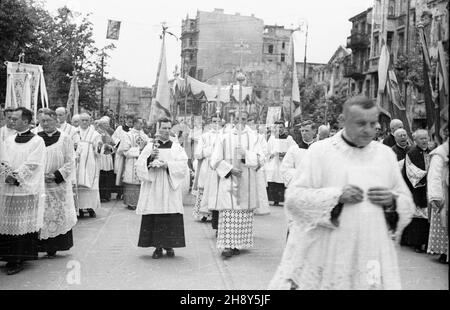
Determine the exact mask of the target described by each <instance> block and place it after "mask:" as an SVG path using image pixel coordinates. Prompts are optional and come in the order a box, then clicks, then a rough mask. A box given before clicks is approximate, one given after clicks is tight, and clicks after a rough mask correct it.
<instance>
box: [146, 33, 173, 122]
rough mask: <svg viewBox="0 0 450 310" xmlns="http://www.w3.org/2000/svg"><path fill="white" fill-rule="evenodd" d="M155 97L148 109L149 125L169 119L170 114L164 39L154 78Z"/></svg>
mask: <svg viewBox="0 0 450 310" xmlns="http://www.w3.org/2000/svg"><path fill="white" fill-rule="evenodd" d="M156 85H157V86H156V96H155V97H154V99H153V100H152V105H151V107H150V117H149V122H150V123H151V124H153V123H156V121H157V120H158V119H159V118H161V117H164V116H165V117H169V118H170V117H171V113H170V89H169V78H168V75H167V63H166V45H165V38H164V36H163V38H162V46H161V56H160V60H159V66H158V74H157V77H156Z"/></svg>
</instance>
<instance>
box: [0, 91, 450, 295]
mask: <svg viewBox="0 0 450 310" xmlns="http://www.w3.org/2000/svg"><path fill="white" fill-rule="evenodd" d="M4 114H5V121H6V123H5V125H4V126H3V127H1V128H0V163H1V170H0V174H1V180H0V187H1V188H0V260H2V261H5V262H6V273H7V274H8V275H12V274H16V273H18V272H20V271H21V270H23V269H24V266H25V265H24V262H25V261H27V260H35V259H37V258H38V253H39V252H44V253H46V255H47V256H48V257H50V258H51V257H54V256H55V255H56V253H57V252H58V251H67V250H69V249H70V248H71V247H72V246H73V235H72V229H73V227H74V226H75V225H76V223H77V221H78V220H79V219H81V218H83V217H84V216H86V214H89V216H90V217H95V216H96V210H97V209H98V208H100V207H101V203H102V202H107V201H110V200H111V198H112V195H113V194H115V197H116V199H117V200H123V204H124V206H125V207H126V208H128V209H129V210H132V211H133V212H135V213H136V214H138V215H141V216H142V218H141V227H140V232H139V237H138V246H139V247H151V248H154V250H153V254H152V257H153V258H154V259H159V258H161V257H162V256H164V252H165V254H166V255H167V257H173V256H174V255H175V251H174V249H175V248H180V247H185V246H186V242H185V227H184V218H183V215H184V213H185V212H184V208H185V207H184V205H186V204H187V202H186V201H187V200H186V197H188V196H189V195H190V194H192V195H194V196H195V202H194V205H193V208H192V216H193V217H194V218H195V220H196V221H197V222H198V225H205V223H208V224H209V225H211V229H213V230H215V231H216V232H215V234H216V247H217V249H218V255H219V253H220V255H221V256H222V257H223V258H224V259H229V258H231V257H233V256H235V255H239V254H241V251H240V250H242V249H250V248H252V247H254V229H253V226H254V216H255V215H257V216H258V215H269V214H270V210H271V208H270V207H275V208H276V207H278V208H284V212H285V214H286V220H287V227H288V229H287V231H286V238H287V239H286V245H285V250H284V253H283V257H282V258H281V262H280V265H279V267H278V270H277V271H276V273H275V275H274V277H273V279H272V281H271V283H270V288H272V289H337V288H343V289H354V288H388V289H389V288H394V289H398V288H400V277H399V272H398V263H397V257H396V252H395V248H394V243H395V242H398V243H400V245H403V246H410V247H413V248H414V249H415V251H417V252H423V253H430V254H435V255H437V256H438V260H439V261H440V262H443V263H448V237H447V227H448V194H447V193H448V183H449V181H448V180H449V177H448V138H447V137H448V130H447V129H446V128H445V130H443V131H442V135H443V137H444V141H445V142H444V143H443V144H441V145H436V144H435V143H432V142H431V141H430V137H429V135H428V131H426V130H423V129H417V130H416V131H415V132H414V133H413V134H412V137H409V136H408V133H407V132H406V130H405V129H403V124H402V122H401V121H400V120H397V119H393V120H392V121H391V123H390V132H389V133H388V134H386V135H385V136H384V135H383V134H382V132H381V126H380V124H379V123H378V117H379V111H378V108H377V107H376V105H374V104H373V102H372V101H371V100H368V99H367V98H364V97H354V98H351V99H349V100H348V101H347V102H346V103H345V105H344V111H343V114H342V115H341V117H340V118H339V124H338V127H336V128H330V127H329V126H326V125H320V126H317V124H315V123H314V122H312V121H310V120H306V121H303V122H301V123H300V124H298V125H296V126H292V127H290V128H287V127H286V124H285V122H284V121H282V120H279V121H276V122H275V123H274V124H271V125H270V126H267V125H266V124H258V123H256V122H255V119H252V117H251V116H249V114H248V113H247V112H246V111H244V110H241V111H239V110H235V111H231V112H230V114H229V115H228V117H227V118H228V119H229V120H230V121H229V122H228V123H226V122H225V121H224V119H223V116H221V115H215V116H212V117H211V118H210V119H208V120H205V121H204V124H203V125H202V128H194V129H191V128H189V126H187V125H186V124H185V123H183V122H181V123H179V122H177V121H173V120H171V119H169V118H165V117H162V118H160V119H159V120H158V121H157V123H156V124H155V126H154V130H152V131H148V130H144V124H145V121H144V120H143V119H142V118H140V117H139V116H137V115H132V114H127V115H126V116H125V118H124V123H123V124H121V125H120V126H117V128H115V127H116V126H114V125H112V121H111V119H110V118H109V117H108V116H103V117H101V118H99V119H97V120H93V118H92V117H91V115H90V114H89V113H82V114H79V115H74V116H73V117H72V118H71V119H70V124H69V122H68V119H69V114H68V113H67V111H66V109H65V108H62V107H60V108H57V109H56V110H51V109H45V108H44V109H40V110H39V111H38V115H37V116H36V124H35V125H33V119H34V118H33V115H32V112H31V111H29V110H27V109H25V108H17V109H6V110H5V111H4ZM189 216H191V215H189ZM256 246H260V245H256ZM245 252H247V251H245Z"/></svg>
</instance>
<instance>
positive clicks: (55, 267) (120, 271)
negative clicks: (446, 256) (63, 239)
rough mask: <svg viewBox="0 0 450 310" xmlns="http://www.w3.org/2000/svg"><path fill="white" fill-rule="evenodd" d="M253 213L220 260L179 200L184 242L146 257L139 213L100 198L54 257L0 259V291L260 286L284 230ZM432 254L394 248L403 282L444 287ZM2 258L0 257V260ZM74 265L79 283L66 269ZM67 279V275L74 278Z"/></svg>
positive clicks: (206, 231)
mask: <svg viewBox="0 0 450 310" xmlns="http://www.w3.org/2000/svg"><path fill="white" fill-rule="evenodd" d="M271 211H272V213H271V214H270V215H266V216H256V217H255V235H256V237H255V247H254V248H253V249H251V250H249V251H242V254H241V255H240V256H235V257H233V258H231V259H228V260H223V259H222V258H221V256H220V253H219V252H218V251H217V249H216V248H215V235H214V231H213V230H212V229H211V225H210V223H200V222H196V221H194V220H193V219H192V214H191V213H192V207H191V205H190V204H189V205H188V206H185V217H184V221H185V234H186V243H187V246H186V247H185V248H182V249H175V257H174V258H167V257H166V256H164V257H163V258H161V259H159V260H155V259H152V257H151V255H152V252H153V248H148V249H144V248H138V247H137V238H138V234H139V228H140V216H138V215H136V214H135V212H133V211H129V210H127V209H126V208H125V206H124V205H123V204H122V201H115V200H113V201H112V202H109V203H105V204H102V208H101V209H100V210H98V212H97V218H84V219H81V220H79V222H78V224H77V226H76V227H75V228H74V238H75V240H74V242H75V246H74V247H73V248H72V249H71V250H70V251H68V252H61V253H59V254H58V256H57V257H56V258H54V259H48V258H46V257H45V256H44V255H43V254H40V259H39V260H38V261H32V262H28V263H27V265H26V269H25V270H24V271H23V272H21V273H19V274H17V275H14V276H7V275H6V274H5V273H4V267H3V265H2V267H1V268H0V269H1V272H0V290H6V289H112V290H115V289H187V290H197V289H212V290H216V289H225V290H227V289H231V290H233V289H266V288H267V285H268V283H269V281H270V279H271V277H272V275H273V273H274V271H275V269H276V267H277V264H278V263H279V260H280V257H281V254H282V250H283V246H284V242H285V236H286V224H285V220H284V213H283V209H282V208H281V207H271ZM436 259H437V258H436V257H432V256H430V255H424V254H417V253H415V252H413V251H412V250H409V249H399V261H400V267H401V272H402V281H403V288H404V289H439V290H443V289H448V265H443V264H440V263H438V262H437V261H436ZM2 264H3V263H2ZM77 266H79V267H80V277H79V284H77V278H76V277H75V278H74V277H73V273H72V272H73V270H75V269H76V268H77ZM74 279H75V281H74Z"/></svg>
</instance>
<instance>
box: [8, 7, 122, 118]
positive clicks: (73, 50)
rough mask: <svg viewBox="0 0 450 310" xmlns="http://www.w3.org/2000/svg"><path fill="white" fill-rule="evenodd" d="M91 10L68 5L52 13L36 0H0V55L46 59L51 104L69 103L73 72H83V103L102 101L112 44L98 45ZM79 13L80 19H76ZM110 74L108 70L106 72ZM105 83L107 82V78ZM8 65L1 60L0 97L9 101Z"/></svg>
mask: <svg viewBox="0 0 450 310" xmlns="http://www.w3.org/2000/svg"><path fill="white" fill-rule="evenodd" d="M88 18H89V15H86V16H82V15H81V14H80V13H77V12H72V11H71V10H70V9H68V8H67V7H62V8H60V9H58V12H57V14H56V15H55V16H51V15H50V14H49V13H48V12H47V11H46V10H45V9H44V8H43V4H42V2H38V1H37V0H2V1H0V61H1V63H3V62H4V61H5V60H8V61H17V58H18V55H19V54H20V53H21V52H24V53H25V61H26V62H27V63H33V64H40V65H43V69H44V77H45V81H46V84H47V92H48V95H49V103H50V107H53V108H54V107H57V106H65V105H66V103H67V97H68V93H69V88H70V75H71V74H72V73H73V71H74V70H75V71H76V72H77V75H78V81H79V91H80V106H82V107H85V108H86V109H88V110H94V109H96V108H97V107H98V102H99V98H98V96H97V92H98V91H99V90H100V88H101V58H102V55H103V58H104V59H103V60H104V67H106V60H107V59H108V54H107V52H108V51H111V50H112V49H114V48H115V47H114V45H113V44H110V45H108V46H106V47H104V48H103V49H101V50H100V49H98V48H97V47H96V46H95V41H94V39H93V25H92V23H91V22H90V21H89V19H88ZM77 19H79V20H80V21H78V22H77ZM104 74H105V75H106V74H107V72H105V73H104ZM105 83H106V82H105ZM5 92H6V68H4V67H1V66H0V103H3V102H4V101H5Z"/></svg>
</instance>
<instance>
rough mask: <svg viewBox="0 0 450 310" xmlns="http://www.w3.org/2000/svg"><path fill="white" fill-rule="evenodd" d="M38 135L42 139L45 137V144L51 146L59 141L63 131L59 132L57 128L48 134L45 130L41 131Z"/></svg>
mask: <svg viewBox="0 0 450 310" xmlns="http://www.w3.org/2000/svg"><path fill="white" fill-rule="evenodd" d="M38 135H39V136H40V137H41V138H42V139H44V143H45V146H50V145H52V144H55V143H56V142H58V140H59V137H61V132H59V131H58V130H55V131H54V132H52V133H49V134H48V133H46V132H44V131H41V132H39V133H38Z"/></svg>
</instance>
